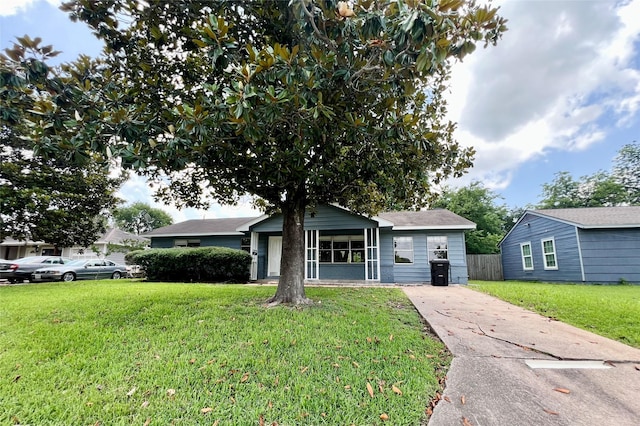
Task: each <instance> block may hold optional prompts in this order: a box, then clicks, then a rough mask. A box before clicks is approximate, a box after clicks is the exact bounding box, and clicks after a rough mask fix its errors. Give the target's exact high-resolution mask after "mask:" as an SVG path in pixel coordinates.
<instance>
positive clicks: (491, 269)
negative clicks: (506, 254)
mask: <svg viewBox="0 0 640 426" xmlns="http://www.w3.org/2000/svg"><path fill="white" fill-rule="evenodd" d="M467 268H468V269H469V279H470V280H482V281H502V280H504V276H503V275H502V257H501V255H499V254H468V255H467Z"/></svg>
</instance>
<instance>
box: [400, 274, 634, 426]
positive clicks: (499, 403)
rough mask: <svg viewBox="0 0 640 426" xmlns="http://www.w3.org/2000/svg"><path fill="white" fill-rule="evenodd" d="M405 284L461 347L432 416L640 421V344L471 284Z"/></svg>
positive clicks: (438, 420)
mask: <svg viewBox="0 0 640 426" xmlns="http://www.w3.org/2000/svg"><path fill="white" fill-rule="evenodd" d="M404 292H405V293H406V294H407V296H408V297H409V298H410V299H411V301H412V303H413V304H414V305H415V307H416V308H417V309H418V311H419V312H420V314H421V315H422V316H423V317H424V318H425V319H426V321H427V322H428V323H429V324H430V325H431V327H432V329H433V330H434V331H435V332H436V333H437V335H438V336H439V337H440V339H441V340H442V341H443V342H444V343H445V344H446V345H447V347H448V348H449V350H450V351H451V352H452V353H453V356H454V359H453V362H452V364H451V368H450V370H449V372H448V373H447V379H446V388H445V390H444V393H443V395H442V396H443V399H442V400H441V401H440V403H439V404H438V405H437V406H436V409H435V410H434V413H433V416H432V417H431V419H430V421H429V426H448V425H465V426H468V425H473V426H506V425H508V426H517V425H523V426H525V425H526V426H530V425H567V426H569V425H571V426H579V425H584V426H594V425H616V426H625V425H629V426H637V425H640V350H639V349H635V348H632V347H630V346H627V345H624V344H622V343H619V342H616V341H613V340H610V339H607V338H604V337H600V336H597V335H595V334H593V333H589V332H586V331H583V330H580V329H578V328H575V327H572V326H569V325H567V324H564V323H562V322H559V321H554V320H551V319H549V318H546V317H543V316H540V315H538V314H535V313H533V312H531V311H527V310H525V309H522V308H519V307H517V306H514V305H511V304H509V303H506V302H503V301H500V300H498V299H496V298H494V297H491V296H488V295H485V294H483V293H480V292H477V291H474V290H472V289H471V288H468V287H465V286H458V285H453V286H448V287H432V286H420V287H405V288H404ZM558 361H560V362H558ZM567 361H569V362H567ZM536 363H538V364H542V365H536ZM567 367H570V368H567ZM587 367H589V368H587Z"/></svg>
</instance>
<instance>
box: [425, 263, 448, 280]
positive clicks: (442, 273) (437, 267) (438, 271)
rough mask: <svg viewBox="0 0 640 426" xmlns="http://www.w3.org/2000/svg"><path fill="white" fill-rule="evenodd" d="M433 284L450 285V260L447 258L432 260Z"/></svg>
mask: <svg viewBox="0 0 640 426" xmlns="http://www.w3.org/2000/svg"><path fill="white" fill-rule="evenodd" d="M430 263H431V285H442V286H445V285H449V261H448V260H446V259H438V260H432V261H431V262H430Z"/></svg>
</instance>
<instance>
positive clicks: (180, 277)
mask: <svg viewBox="0 0 640 426" xmlns="http://www.w3.org/2000/svg"><path fill="white" fill-rule="evenodd" d="M125 259H126V261H127V263H129V264H136V265H141V266H143V267H144V268H145V271H146V273H147V279H148V280H151V281H175V282H237V283H244V282H247V281H248V280H249V266H250V265H251V255H250V254H249V253H247V252H246V251H243V250H235V249H230V248H226V247H199V248H170V249H152V250H139V251H134V252H130V253H127V255H126V256H125Z"/></svg>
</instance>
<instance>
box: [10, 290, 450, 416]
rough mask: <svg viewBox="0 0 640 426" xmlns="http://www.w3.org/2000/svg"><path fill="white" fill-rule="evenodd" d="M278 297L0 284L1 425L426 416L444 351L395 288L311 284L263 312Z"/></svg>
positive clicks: (267, 292) (232, 292)
mask: <svg viewBox="0 0 640 426" xmlns="http://www.w3.org/2000/svg"><path fill="white" fill-rule="evenodd" d="M274 292H275V288H274V287H252V286H228V285H200V284H157V283H143V282H131V281H127V280H119V281H111V280H109V281H93V282H80V283H77V282H76V283H49V284H37V285H22V286H5V287H0V424H1V425H9V424H18V423H20V424H31V425H61V424H67V425H94V424H101V425H129V424H138V425H142V424H143V423H145V422H147V421H150V424H152V425H168V424H182V425H199V424H207V425H212V424H218V425H257V424H260V421H261V419H262V420H263V421H264V424H267V425H271V424H273V423H274V422H276V423H277V424H278V425H323V424H326V425H350V424H356V425H375V424H381V423H382V420H381V419H380V415H381V414H383V413H384V414H387V415H388V416H389V420H388V421H387V422H386V423H387V424H394V425H418V424H420V423H421V422H424V421H425V408H426V407H427V405H428V403H429V401H430V400H431V399H432V398H433V397H434V396H435V394H436V392H437V391H438V390H439V379H440V378H441V377H438V376H442V375H443V374H444V370H445V369H446V366H447V365H448V362H449V357H448V355H447V352H446V349H445V348H444V346H443V345H442V344H441V343H440V342H439V341H435V340H433V339H432V338H430V337H428V336H427V335H425V333H424V331H423V326H422V323H421V321H420V319H419V316H418V315H417V313H416V312H415V310H414V309H413V307H412V306H411V304H410V302H409V301H408V299H407V298H406V297H405V296H404V294H403V293H402V292H401V291H400V290H397V289H370V288H359V289H348V288H309V289H307V295H308V296H309V297H311V298H312V299H314V300H315V301H316V304H315V305H314V306H313V307H309V308H305V309H294V308H290V307H284V306H281V307H276V308H265V307H263V306H262V302H264V301H265V300H266V299H267V298H268V297H269V296H271V295H273V293H274ZM367 383H369V384H371V387H372V389H373V391H374V395H373V397H371V396H370V395H369V392H368V389H367ZM392 386H395V387H396V388H397V389H396V390H395V391H394V388H392ZM400 392H401V394H400Z"/></svg>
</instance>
